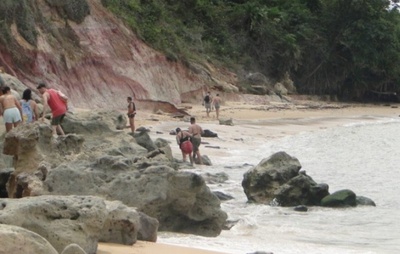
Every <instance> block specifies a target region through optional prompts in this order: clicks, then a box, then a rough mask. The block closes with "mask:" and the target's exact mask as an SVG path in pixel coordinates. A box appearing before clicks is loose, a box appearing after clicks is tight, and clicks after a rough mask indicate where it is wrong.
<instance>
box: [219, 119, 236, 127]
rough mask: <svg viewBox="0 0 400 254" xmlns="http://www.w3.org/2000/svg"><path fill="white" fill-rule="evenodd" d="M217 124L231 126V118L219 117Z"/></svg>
mask: <svg viewBox="0 0 400 254" xmlns="http://www.w3.org/2000/svg"><path fill="white" fill-rule="evenodd" d="M219 124H220V125H228V126H233V119H232V118H227V119H225V118H221V119H219Z"/></svg>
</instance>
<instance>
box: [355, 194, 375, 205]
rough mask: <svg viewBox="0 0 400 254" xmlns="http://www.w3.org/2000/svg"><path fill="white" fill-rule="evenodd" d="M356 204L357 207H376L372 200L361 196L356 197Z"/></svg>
mask: <svg viewBox="0 0 400 254" xmlns="http://www.w3.org/2000/svg"><path fill="white" fill-rule="evenodd" d="M356 203H357V205H365V206H376V204H375V202H374V201H373V200H372V199H370V198H367V197H363V196H357V197H356Z"/></svg>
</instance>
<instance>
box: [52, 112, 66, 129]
mask: <svg viewBox="0 0 400 254" xmlns="http://www.w3.org/2000/svg"><path fill="white" fill-rule="evenodd" d="M64 116H65V114H62V115H59V116H55V117H54V116H53V118H51V125H53V126H54V125H60V124H61V122H62V120H63V119H64Z"/></svg>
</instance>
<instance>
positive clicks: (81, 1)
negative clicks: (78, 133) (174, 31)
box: [0, 0, 236, 108]
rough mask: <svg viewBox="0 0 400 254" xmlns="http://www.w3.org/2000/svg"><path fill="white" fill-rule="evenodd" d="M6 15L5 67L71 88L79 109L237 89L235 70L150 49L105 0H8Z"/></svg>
mask: <svg viewBox="0 0 400 254" xmlns="http://www.w3.org/2000/svg"><path fill="white" fill-rule="evenodd" d="M0 14H3V16H4V20H3V21H2V22H0V32H1V34H2V37H3V39H2V40H1V42H2V43H1V44H0V65H1V66H4V67H5V69H6V71H7V72H8V73H10V74H12V75H14V76H16V77H17V78H18V79H20V80H21V81H22V82H23V83H25V84H26V85H27V86H28V87H30V88H33V89H34V88H35V87H36V85H37V83H38V82H40V81H44V82H45V83H47V84H48V85H49V86H50V87H54V88H57V89H60V90H62V91H64V92H65V93H67V94H68V95H69V97H70V99H71V102H72V103H73V104H74V105H75V106H76V107H85V108H87V107H89V108H101V107H108V108H122V107H125V106H126V100H125V98H126V96H132V95H133V94H135V97H136V99H138V100H143V101H146V102H149V101H163V102H169V103H173V104H175V105H178V104H179V103H180V102H181V101H182V100H185V101H187V100H191V99H193V100H195V99H197V98H196V97H199V96H201V94H202V92H203V91H204V90H205V89H207V88H206V87H218V88H219V89H225V90H231V91H235V90H236V87H235V86H234V85H233V84H234V83H235V80H236V77H235V75H233V74H232V73H230V72H229V71H223V70H218V69H215V68H214V67H212V66H210V65H201V64H194V63H185V64H183V63H181V62H178V61H173V60H169V59H167V58H166V56H165V55H163V54H161V53H160V52H157V51H155V50H154V49H152V48H150V47H148V46H147V45H146V44H145V43H143V42H142V41H141V40H139V39H138V37H137V36H136V35H135V34H134V33H133V32H132V31H131V30H129V29H128V28H127V27H126V26H125V25H124V24H123V23H122V22H121V21H120V20H119V19H118V17H115V16H114V15H113V14H111V13H110V12H109V11H107V9H105V8H104V7H103V5H102V4H101V1H100V0H71V1H58V0H45V1H44V0H34V1H25V0H18V1H14V2H10V3H8V1H6V3H3V4H0ZM146 105H148V103H147V104H146Z"/></svg>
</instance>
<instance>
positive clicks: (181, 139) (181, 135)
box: [176, 128, 193, 165]
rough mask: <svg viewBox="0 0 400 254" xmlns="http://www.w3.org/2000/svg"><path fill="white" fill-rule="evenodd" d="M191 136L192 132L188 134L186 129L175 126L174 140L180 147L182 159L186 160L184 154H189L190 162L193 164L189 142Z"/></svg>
mask: <svg viewBox="0 0 400 254" xmlns="http://www.w3.org/2000/svg"><path fill="white" fill-rule="evenodd" d="M191 137H192V134H190V133H189V132H188V131H182V130H181V129H180V128H176V142H177V143H178V145H179V148H180V149H181V152H182V160H183V161H186V155H189V159H190V164H192V165H193V156H192V151H193V145H192V142H190V139H191Z"/></svg>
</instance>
